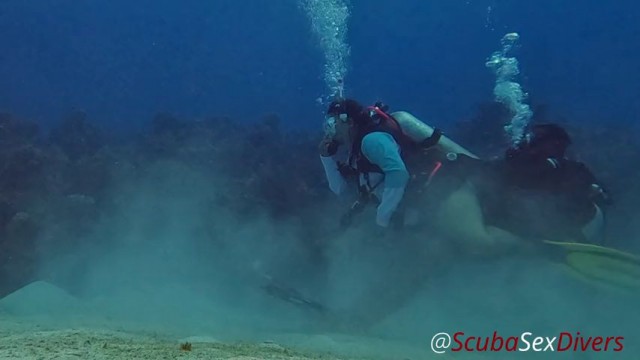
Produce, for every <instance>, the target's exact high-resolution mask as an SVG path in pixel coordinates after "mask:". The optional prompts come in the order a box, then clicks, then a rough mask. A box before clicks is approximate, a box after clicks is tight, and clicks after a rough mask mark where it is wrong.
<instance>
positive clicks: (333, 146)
mask: <svg viewBox="0 0 640 360" xmlns="http://www.w3.org/2000/svg"><path fill="white" fill-rule="evenodd" d="M318 151H319V152H320V156H322V157H330V156H333V155H335V154H336V153H337V152H338V142H337V141H335V140H333V139H331V138H326V137H325V138H324V139H322V141H320V144H319V145H318Z"/></svg>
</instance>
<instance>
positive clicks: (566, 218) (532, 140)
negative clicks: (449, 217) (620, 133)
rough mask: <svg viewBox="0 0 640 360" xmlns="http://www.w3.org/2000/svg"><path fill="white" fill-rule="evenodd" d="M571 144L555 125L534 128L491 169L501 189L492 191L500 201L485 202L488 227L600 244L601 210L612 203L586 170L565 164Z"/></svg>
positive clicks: (571, 161) (602, 216) (565, 134)
mask: <svg viewBox="0 0 640 360" xmlns="http://www.w3.org/2000/svg"><path fill="white" fill-rule="evenodd" d="M571 143H572V142H571V138H570V136H569V134H568V133H567V132H566V130H565V129H563V128H562V127H561V126H559V125H557V124H551V123H549V124H538V125H534V126H532V127H531V129H530V131H529V132H528V133H527V134H526V135H525V137H524V139H523V140H522V141H521V143H520V144H518V145H517V146H513V147H511V148H509V149H508V150H507V151H506V152H505V156H504V158H503V159H501V160H499V161H498V162H496V163H494V164H493V166H490V167H489V171H491V172H495V175H497V179H498V181H497V182H496V184H497V185H498V186H499V187H500V189H495V188H494V189H492V190H491V191H493V192H496V193H498V194H501V195H502V196H501V199H499V200H498V201H494V202H492V201H486V205H487V206H486V207H485V209H486V210H487V214H488V215H487V218H488V219H489V221H490V222H494V223H495V224H494V225H495V226H498V227H501V228H505V229H509V230H510V231H512V232H514V233H516V234H519V235H520V236H523V237H525V238H526V237H537V238H540V237H542V238H546V239H571V240H572V241H576V242H590V243H601V242H602V241H603V237H604V233H603V231H604V213H603V208H604V207H605V206H607V205H610V204H611V203H612V200H611V197H610V195H609V194H608V192H607V191H606V190H605V189H604V187H603V186H602V185H601V184H600V182H599V181H598V180H597V179H596V177H595V176H594V175H593V174H592V172H591V171H590V170H589V169H588V168H587V166H586V165H585V164H583V163H581V162H578V161H574V160H570V159H568V158H567V156H566V152H567V149H568V148H569V146H570V145H571ZM494 179H495V178H494ZM485 195H486V197H487V198H491V197H494V196H492V195H489V194H486V193H485Z"/></svg>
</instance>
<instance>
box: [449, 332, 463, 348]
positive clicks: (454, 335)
mask: <svg viewBox="0 0 640 360" xmlns="http://www.w3.org/2000/svg"><path fill="white" fill-rule="evenodd" d="M460 336H464V333H463V332H457V333H455V334H453V342H454V343H456V346H454V347H453V348H451V351H455V352H458V351H460V350H462V341H460V339H458V337H460Z"/></svg>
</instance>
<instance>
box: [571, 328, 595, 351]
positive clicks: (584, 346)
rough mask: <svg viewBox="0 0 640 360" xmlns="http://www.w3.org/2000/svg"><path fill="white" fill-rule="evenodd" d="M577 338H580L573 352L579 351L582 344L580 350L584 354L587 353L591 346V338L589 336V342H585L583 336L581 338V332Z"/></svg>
mask: <svg viewBox="0 0 640 360" xmlns="http://www.w3.org/2000/svg"><path fill="white" fill-rule="evenodd" d="M577 338H578V341H576V348H575V349H573V350H574V351H578V349H577V348H578V344H580V349H581V350H582V351H583V352H585V351H587V349H588V348H589V344H591V336H589V337H588V338H587V341H586V342H585V339H584V338H583V337H582V336H580V332H578V336H577Z"/></svg>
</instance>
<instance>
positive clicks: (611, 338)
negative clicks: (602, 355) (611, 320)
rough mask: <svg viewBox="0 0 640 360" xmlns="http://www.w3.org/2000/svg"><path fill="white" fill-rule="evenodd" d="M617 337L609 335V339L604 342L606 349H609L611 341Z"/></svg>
mask: <svg viewBox="0 0 640 360" xmlns="http://www.w3.org/2000/svg"><path fill="white" fill-rule="evenodd" d="M613 339H615V338H614V337H613V336H607V341H605V342H604V351H608V350H609V342H610V341H611V340H613Z"/></svg>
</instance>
